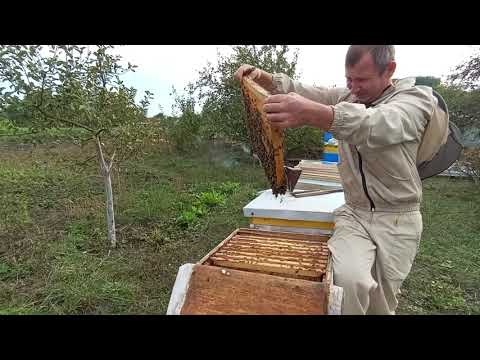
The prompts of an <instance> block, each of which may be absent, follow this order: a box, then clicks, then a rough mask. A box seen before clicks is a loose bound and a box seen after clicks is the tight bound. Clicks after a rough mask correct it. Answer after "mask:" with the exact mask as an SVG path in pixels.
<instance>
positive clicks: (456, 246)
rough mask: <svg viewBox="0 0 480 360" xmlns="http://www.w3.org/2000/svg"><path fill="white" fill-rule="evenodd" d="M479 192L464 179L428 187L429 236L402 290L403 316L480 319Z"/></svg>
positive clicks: (425, 232) (432, 181)
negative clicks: (473, 317) (476, 316)
mask: <svg viewBox="0 0 480 360" xmlns="http://www.w3.org/2000/svg"><path fill="white" fill-rule="evenodd" d="M479 190H480V189H479V187H478V185H477V186H476V185H474V184H473V183H472V182H470V181H466V180H462V179H455V178H452V179H448V178H439V177H437V178H433V179H430V180H427V181H425V183H424V201H423V204H422V214H423V223H424V230H423V236H422V241H421V244H420V251H419V253H418V255H417V258H416V261H415V265H414V267H413V269H412V272H411V273H410V276H409V277H408V278H407V280H406V281H405V283H404V286H403V289H402V296H401V301H400V310H401V311H402V312H403V313H406V314H479V313H480V191H479Z"/></svg>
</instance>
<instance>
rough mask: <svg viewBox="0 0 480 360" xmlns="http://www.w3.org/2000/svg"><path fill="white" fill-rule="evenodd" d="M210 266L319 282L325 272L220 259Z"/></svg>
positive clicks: (214, 260) (282, 265)
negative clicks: (299, 277)
mask: <svg viewBox="0 0 480 360" xmlns="http://www.w3.org/2000/svg"><path fill="white" fill-rule="evenodd" d="M212 264H214V265H216V266H221V267H226V268H231V269H242V270H255V271H260V272H262V273H271V274H276V275H279V276H283V275H289V276H290V277H297V276H303V277H309V278H312V279H318V280H320V279H321V278H322V276H323V275H324V273H325V271H323V270H322V269H318V270H314V269H311V268H299V267H296V268H293V267H290V266H287V265H285V264H271V263H261V262H257V263H252V264H248V263H246V262H245V261H241V260H235V259H228V260H226V259H222V258H212Z"/></svg>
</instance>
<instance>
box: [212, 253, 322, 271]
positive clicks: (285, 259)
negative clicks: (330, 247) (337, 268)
mask: <svg viewBox="0 0 480 360" xmlns="http://www.w3.org/2000/svg"><path fill="white" fill-rule="evenodd" d="M262 255H263V254H262ZM262 255H259V254H256V253H252V252H248V251H229V250H220V251H217V252H216V253H215V254H214V255H212V259H214V258H226V259H236V260H244V261H245V262H249V263H251V262H263V263H266V264H285V265H288V266H291V267H296V266H301V267H307V266H308V267H315V266H320V265H323V268H326V267H327V258H323V259H322V258H317V259H314V258H312V257H295V256H283V255H270V256H265V255H263V256H262Z"/></svg>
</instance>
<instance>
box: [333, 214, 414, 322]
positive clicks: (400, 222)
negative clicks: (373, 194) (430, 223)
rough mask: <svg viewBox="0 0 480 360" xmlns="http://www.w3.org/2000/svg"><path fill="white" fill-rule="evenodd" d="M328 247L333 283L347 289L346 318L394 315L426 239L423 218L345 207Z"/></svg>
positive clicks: (343, 311) (345, 296) (336, 221)
mask: <svg viewBox="0 0 480 360" xmlns="http://www.w3.org/2000/svg"><path fill="white" fill-rule="evenodd" d="M334 214H335V230H334V233H333V235H332V237H331V238H330V239H329V241H328V247H329V249H330V251H331V252H332V265H333V282H334V284H335V285H337V286H340V287H342V288H343V291H344V292H343V294H344V304H343V309H342V313H343V314H345V315H356V314H358V315H361V314H362V315H364V314H377V315H394V314H395V310H396V308H397V305H398V301H397V294H398V292H399V290H400V287H401V285H402V283H403V281H404V280H405V278H406V277H407V275H408V274H409V272H410V269H411V267H412V264H413V261H414V259H415V255H416V253H417V250H418V246H419V244H420V237H421V235H422V228H423V224H422V215H421V213H420V211H411V212H402V213H395V212H371V211H365V210H359V209H354V208H352V207H350V206H348V205H343V206H341V207H340V208H338V209H337V210H336V211H335V213H334Z"/></svg>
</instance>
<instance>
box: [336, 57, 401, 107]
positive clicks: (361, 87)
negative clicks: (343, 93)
mask: <svg viewBox="0 0 480 360" xmlns="http://www.w3.org/2000/svg"><path fill="white" fill-rule="evenodd" d="M394 71H395V62H393V61H392V62H391V63H390V64H389V65H388V66H387V69H386V70H385V71H384V72H383V73H382V74H380V73H379V71H378V69H377V68H376V66H375V63H374V62H373V58H372V55H371V54H370V53H365V54H364V55H363V56H362V58H361V59H360V61H359V62H358V63H356V64H355V65H353V66H351V67H346V68H345V76H346V78H347V88H348V89H349V90H351V91H352V93H353V95H355V97H356V98H357V101H358V102H360V103H362V104H370V103H372V102H373V101H375V100H376V99H378V97H379V96H380V95H381V94H382V93H383V91H384V90H385V88H386V87H387V86H388V85H389V84H390V79H391V78H392V75H393V72H394Z"/></svg>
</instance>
